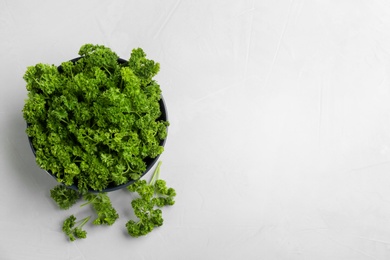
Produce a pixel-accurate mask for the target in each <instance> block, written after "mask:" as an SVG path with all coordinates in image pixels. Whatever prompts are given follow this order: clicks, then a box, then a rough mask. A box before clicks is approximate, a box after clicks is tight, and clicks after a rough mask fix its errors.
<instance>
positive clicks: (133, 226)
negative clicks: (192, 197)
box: [126, 161, 176, 237]
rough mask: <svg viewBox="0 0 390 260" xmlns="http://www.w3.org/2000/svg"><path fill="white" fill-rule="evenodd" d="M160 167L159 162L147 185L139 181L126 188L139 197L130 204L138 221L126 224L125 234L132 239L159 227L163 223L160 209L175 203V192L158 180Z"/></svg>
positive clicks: (143, 181)
mask: <svg viewBox="0 0 390 260" xmlns="http://www.w3.org/2000/svg"><path fill="white" fill-rule="evenodd" d="M160 167H161V161H160V162H158V164H157V167H156V170H155V171H154V173H153V177H152V179H151V181H150V182H149V183H147V182H146V181H145V180H139V181H137V182H135V183H133V184H131V185H130V186H128V187H127V189H128V190H129V191H131V192H136V193H137V194H138V195H139V197H138V198H136V199H134V200H133V201H132V202H131V206H132V208H133V210H134V214H135V216H136V217H137V218H138V221H134V220H129V221H128V222H127V223H126V228H127V232H128V233H129V235H130V236H132V237H139V236H144V235H146V234H148V233H150V232H152V231H153V229H154V228H155V227H159V226H161V225H162V224H163V222H164V220H163V217H162V210H161V208H162V207H164V206H171V205H173V204H174V203H175V200H174V197H175V196H176V191H175V190H174V189H173V188H168V187H167V186H166V182H165V181H164V180H160V179H159V175H160Z"/></svg>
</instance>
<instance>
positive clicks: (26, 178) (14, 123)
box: [0, 112, 55, 190]
mask: <svg viewBox="0 0 390 260" xmlns="http://www.w3.org/2000/svg"><path fill="white" fill-rule="evenodd" d="M0 120H1V121H0V130H1V139H2V140H1V143H3V144H2V147H1V152H0V156H1V157H3V158H2V159H3V160H5V162H6V169H3V170H6V172H3V173H2V174H12V180H10V183H14V182H15V181H16V182H17V183H18V184H20V186H19V187H18V188H21V187H23V186H25V187H29V188H30V189H38V190H42V189H45V190H49V189H51V188H52V187H53V185H54V184H55V180H54V179H53V178H52V177H50V176H49V175H48V174H47V173H46V172H45V171H44V170H42V169H41V168H39V166H38V165H37V164H36V162H35V157H34V155H33V153H32V151H31V148H30V145H29V141H28V138H27V135H26V132H25V130H26V123H25V121H24V119H23V116H22V113H21V112H20V113H14V114H8V115H5V114H1V119H0ZM6 177H7V178H6V179H10V178H11V177H10V176H6Z"/></svg>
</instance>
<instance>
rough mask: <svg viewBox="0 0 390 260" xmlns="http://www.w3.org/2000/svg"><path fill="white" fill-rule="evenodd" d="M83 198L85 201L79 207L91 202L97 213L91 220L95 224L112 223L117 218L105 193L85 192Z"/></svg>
mask: <svg viewBox="0 0 390 260" xmlns="http://www.w3.org/2000/svg"><path fill="white" fill-rule="evenodd" d="M83 197H84V199H85V200H86V201H87V202H86V203H84V204H82V205H81V207H83V206H85V205H88V204H91V205H92V207H93V208H94V209H95V211H96V213H97V216H98V217H97V218H96V219H95V220H94V221H93V224H95V225H104V224H105V225H112V224H114V223H115V221H116V220H117V219H118V218H119V215H118V213H117V212H116V210H115V209H114V208H113V207H112V204H111V201H110V198H109V197H108V195H107V194H106V193H98V194H92V193H88V194H85V195H84V196H83Z"/></svg>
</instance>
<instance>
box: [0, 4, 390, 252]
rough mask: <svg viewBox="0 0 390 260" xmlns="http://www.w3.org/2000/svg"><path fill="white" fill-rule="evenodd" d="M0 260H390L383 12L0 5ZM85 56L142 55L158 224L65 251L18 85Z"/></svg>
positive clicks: (96, 233)
mask: <svg viewBox="0 0 390 260" xmlns="http://www.w3.org/2000/svg"><path fill="white" fill-rule="evenodd" d="M0 39H1V40H0V57H1V62H0V91H1V94H0V259H2V260H20V259H23V260H46V259H47V260H52V259H58V260H65V259H67V260H95V259H118V260H119V259H194V260H198V259H234V260H235V259H267V260H273V259H275V260H284V259H286V260H287V259H288V260H301V259H308V260H312V259H315V260H328V259H329V260H346V259H353V260H363V259H390V247H389V246H390V4H389V3H388V1H385V0H382V1H381V0H371V1H368V0H362V1H352V0H344V1H326V0H323V1H320V0H318V1H317V0H316V1H305V0H291V1H287V0H277V1H265V0H260V1H253V0H252V1H230V0H229V1H228V0H224V1H205V0H201V1H188V0H182V1H180V0H179V1H177V0H166V1H133V0H130V1H124V0H120V1H102V0H99V1H75V0H71V1H43V0H37V1H26V0H17V1H7V0H3V1H0ZM84 43H94V44H104V45H106V46H108V47H110V48H112V49H113V50H114V51H115V52H117V53H118V55H119V56H121V57H123V58H128V57H129V53H130V52H131V50H132V49H133V48H136V47H141V48H143V49H144V50H145V51H146V53H147V54H148V57H149V58H151V59H153V60H155V61H158V62H159V63H160V64H161V71H160V73H159V75H158V76H157V81H158V82H159V84H160V85H161V88H162V91H163V95H164V97H165V101H166V103H167V106H168V111H169V118H170V123H171V126H170V128H169V137H168V140H167V144H166V147H165V148H166V150H165V152H164V153H163V155H162V156H161V160H162V161H163V165H162V168H161V175H162V177H163V178H164V179H165V180H166V181H167V182H168V184H169V185H170V186H173V187H175V188H176V190H177V193H178V196H177V200H176V204H175V206H173V207H171V208H169V209H166V210H164V212H163V214H164V225H163V226H162V227H160V228H158V229H156V230H155V231H153V233H151V234H149V235H148V236H146V237H142V238H138V239H133V238H131V237H129V236H128V235H127V234H126V230H125V227H124V225H125V223H126V222H127V220H128V218H129V216H130V215H131V209H130V201H131V197H129V196H128V195H127V193H126V192H125V191H122V190H120V191H115V192H112V193H110V197H111V199H112V202H113V205H114V207H116V209H117V210H118V213H119V215H120V219H119V220H118V221H117V222H116V223H115V224H114V225H113V226H111V227H95V226H92V225H89V224H88V225H87V226H86V229H87V231H88V238H87V239H85V240H80V241H76V242H73V243H70V242H68V241H67V240H66V238H65V236H64V234H63V233H62V231H61V223H62V221H63V220H64V218H65V217H66V216H68V215H70V214H76V215H79V216H84V215H88V214H93V213H92V211H91V210H90V209H89V208H88V207H87V208H80V207H78V206H77V205H76V206H75V207H73V208H72V209H70V210H69V211H61V210H59V209H58V208H57V207H56V205H55V204H54V203H53V202H52V200H51V198H50V195H49V190H50V189H51V188H52V187H54V186H55V185H56V182H55V180H54V179H52V178H51V177H49V176H47V175H46V173H45V172H44V171H43V170H41V169H40V168H39V167H38V166H37V165H36V164H35V161H34V157H33V154H32V152H31V150H30V147H29V144H28V141H27V138H26V134H25V132H24V131H25V122H24V120H23V118H22V114H21V110H22V108H23V104H24V100H25V98H26V94H27V91H26V89H25V83H24V81H23V79H22V76H23V74H24V72H25V70H26V68H27V66H30V65H35V64H36V63H40V62H41V63H48V64H56V65H58V64H59V63H60V62H62V61H65V60H69V59H71V58H74V57H75V56H77V51H78V49H79V47H80V46H81V45H82V44H84Z"/></svg>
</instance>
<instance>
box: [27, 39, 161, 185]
mask: <svg viewBox="0 0 390 260" xmlns="http://www.w3.org/2000/svg"><path fill="white" fill-rule="evenodd" d="M78 54H79V55H80V57H78V58H76V59H73V60H70V61H66V62H63V63H62V64H61V65H60V66H59V67H57V66H55V65H47V64H42V63H39V64H36V65H35V66H30V67H28V68H27V71H26V72H25V74H24V76H23V78H24V80H25V81H26V83H27V84H26V88H27V90H28V98H27V99H26V101H25V105H24V108H23V117H24V119H25V120H26V122H27V129H26V132H27V135H28V137H29V141H30V145H31V148H32V150H33V152H34V154H35V157H36V162H37V164H38V165H39V166H40V167H41V168H42V169H44V170H46V171H47V172H48V173H49V174H50V175H52V176H53V177H54V178H56V179H57V181H58V182H60V183H62V184H64V185H65V186H67V187H69V188H72V189H75V190H78V191H80V192H107V191H112V190H116V189H120V188H124V187H126V186H128V185H130V184H131V183H133V182H135V181H137V180H138V179H140V178H141V177H142V176H143V175H144V174H146V173H147V172H148V171H149V170H150V169H151V168H152V166H153V165H154V163H155V162H156V161H157V160H158V157H159V156H160V154H161V153H162V152H163V150H164V144H165V140H166V137H167V128H168V125H169V122H168V121H167V113H166V107H165V103H164V100H163V98H162V95H161V89H160V86H159V84H158V83H157V82H156V81H155V80H154V79H153V77H154V76H155V75H156V74H157V73H158V71H159V68H160V65H159V63H156V62H154V61H153V60H150V59H147V58H146V54H145V52H144V51H143V50H142V49H140V48H138V49H134V50H133V51H132V52H131V55H130V58H129V59H128V60H124V59H121V58H119V57H118V55H117V54H116V53H115V52H113V51H112V50H111V49H110V48H108V47H105V46H102V45H92V44H85V45H83V46H81V48H80V50H79V53H78Z"/></svg>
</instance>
